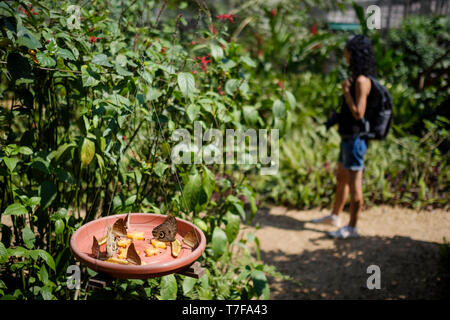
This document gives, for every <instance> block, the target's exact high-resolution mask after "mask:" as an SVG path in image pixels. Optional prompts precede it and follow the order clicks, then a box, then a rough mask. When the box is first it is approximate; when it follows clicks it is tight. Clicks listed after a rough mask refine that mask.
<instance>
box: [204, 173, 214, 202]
mask: <svg viewBox="0 0 450 320" xmlns="http://www.w3.org/2000/svg"><path fill="white" fill-rule="evenodd" d="M202 187H203V190H204V191H205V193H206V195H207V197H208V201H209V199H211V195H212V193H213V192H214V189H215V188H216V176H215V175H214V173H212V172H211V171H210V170H209V169H208V168H207V167H206V166H204V167H203V177H202Z"/></svg>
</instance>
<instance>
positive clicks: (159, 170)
mask: <svg viewBox="0 0 450 320" xmlns="http://www.w3.org/2000/svg"><path fill="white" fill-rule="evenodd" d="M168 167H169V166H168V165H167V164H165V163H164V162H158V163H157V164H156V165H155V167H154V168H153V171H154V172H155V174H156V175H157V176H158V177H160V178H162V177H163V175H164V171H166V169H167V168H168Z"/></svg>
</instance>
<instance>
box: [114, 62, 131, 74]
mask: <svg viewBox="0 0 450 320" xmlns="http://www.w3.org/2000/svg"><path fill="white" fill-rule="evenodd" d="M116 72H117V74H119V75H121V76H124V77H129V76H132V75H133V73H132V72H130V71H128V70H127V69H125V68H124V67H122V66H120V65H119V64H116Z"/></svg>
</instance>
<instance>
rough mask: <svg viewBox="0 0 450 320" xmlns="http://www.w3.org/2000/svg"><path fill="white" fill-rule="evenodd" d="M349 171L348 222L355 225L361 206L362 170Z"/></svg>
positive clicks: (352, 225)
mask: <svg viewBox="0 0 450 320" xmlns="http://www.w3.org/2000/svg"><path fill="white" fill-rule="evenodd" d="M348 171H349V186H350V223H349V225H350V226H351V227H353V228H354V227H356V223H357V222H358V217H359V214H360V212H361V210H362V207H363V193H362V172H363V171H362V170H359V171H351V170H348Z"/></svg>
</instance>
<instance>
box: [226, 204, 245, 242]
mask: <svg viewBox="0 0 450 320" xmlns="http://www.w3.org/2000/svg"><path fill="white" fill-rule="evenodd" d="M225 219H226V220H227V223H226V225H225V233H226V235H227V239H228V242H230V243H231V242H233V241H234V239H236V237H237V235H238V233H239V226H240V224H241V218H239V216H238V215H237V214H233V213H231V212H229V211H228V212H227V214H226V216H225Z"/></svg>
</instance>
